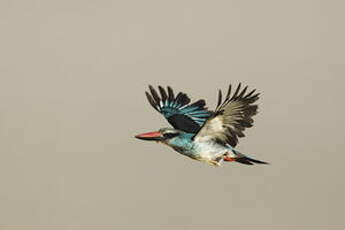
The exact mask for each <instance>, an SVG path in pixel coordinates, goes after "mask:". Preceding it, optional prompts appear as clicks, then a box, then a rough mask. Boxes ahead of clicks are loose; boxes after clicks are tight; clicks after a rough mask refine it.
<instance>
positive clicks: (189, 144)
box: [167, 133, 195, 155]
mask: <svg viewBox="0 0 345 230" xmlns="http://www.w3.org/2000/svg"><path fill="white" fill-rule="evenodd" d="M193 136H194V134H192V133H183V134H181V135H179V136H177V137H174V138H172V139H170V140H169V141H168V142H167V144H168V145H169V146H171V147H172V148H173V149H174V150H176V151H177V152H179V153H182V154H185V155H191V154H193V153H194V149H195V146H194V142H193V140H192V137H193Z"/></svg>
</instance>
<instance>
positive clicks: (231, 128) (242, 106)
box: [194, 83, 259, 147]
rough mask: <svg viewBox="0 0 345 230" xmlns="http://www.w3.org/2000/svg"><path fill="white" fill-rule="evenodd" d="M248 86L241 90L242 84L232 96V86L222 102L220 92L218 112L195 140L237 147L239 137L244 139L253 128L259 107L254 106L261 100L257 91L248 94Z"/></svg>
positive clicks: (207, 122)
mask: <svg viewBox="0 0 345 230" xmlns="http://www.w3.org/2000/svg"><path fill="white" fill-rule="evenodd" d="M247 88H248V86H246V87H244V88H243V89H241V83H240V84H239V85H238V86H237V88H236V90H235V92H234V94H233V95H232V96H231V85H229V90H228V92H227V95H226V97H225V100H224V101H222V91H221V90H219V94H218V104H217V108H216V111H215V113H214V115H213V116H212V117H210V118H209V119H208V120H207V121H206V122H205V124H204V125H203V127H202V128H201V129H200V131H199V132H198V133H197V134H196V135H195V136H194V139H195V140H214V141H217V142H220V143H223V144H230V145H231V146H232V147H235V146H236V144H237V143H238V138H239V137H244V134H243V131H244V130H245V128H249V127H252V126H253V119H252V117H253V116H254V115H255V114H256V113H257V108H258V106H257V105H255V104H253V103H254V102H255V101H257V100H258V99H259V93H256V94H255V89H254V90H252V91H250V92H249V93H247V94H246V92H247Z"/></svg>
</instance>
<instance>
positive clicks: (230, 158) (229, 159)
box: [223, 154, 236, 161]
mask: <svg viewBox="0 0 345 230" xmlns="http://www.w3.org/2000/svg"><path fill="white" fill-rule="evenodd" d="M223 160H224V161H236V158H234V157H230V156H229V154H224V155H223Z"/></svg>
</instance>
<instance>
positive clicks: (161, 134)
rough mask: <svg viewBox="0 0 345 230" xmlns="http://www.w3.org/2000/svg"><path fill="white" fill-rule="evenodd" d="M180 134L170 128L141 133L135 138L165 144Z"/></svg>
mask: <svg viewBox="0 0 345 230" xmlns="http://www.w3.org/2000/svg"><path fill="white" fill-rule="evenodd" d="M180 134H181V131H179V130H176V129H172V128H162V129H160V130H158V131H155V132H149V133H142V134H139V135H136V136H135V137H136V138H138V139H141V140H146V141H157V142H167V141H169V140H171V139H173V138H175V137H177V136H179V135H180Z"/></svg>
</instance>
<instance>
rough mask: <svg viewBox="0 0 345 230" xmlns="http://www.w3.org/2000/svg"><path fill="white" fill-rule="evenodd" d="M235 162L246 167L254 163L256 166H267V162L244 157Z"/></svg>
mask: <svg viewBox="0 0 345 230" xmlns="http://www.w3.org/2000/svg"><path fill="white" fill-rule="evenodd" d="M235 161H236V162H238V163H241V164H246V165H253V164H254V163H256V164H266V165H267V164H269V163H268V162H265V161H259V160H255V159H253V158H250V157H246V156H243V157H240V158H236V160H235Z"/></svg>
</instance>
